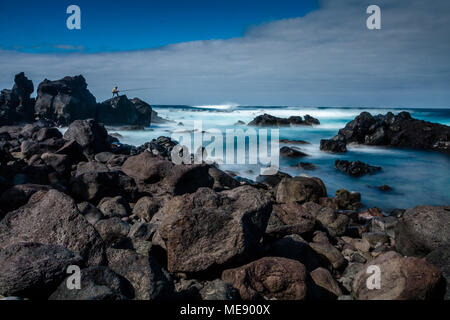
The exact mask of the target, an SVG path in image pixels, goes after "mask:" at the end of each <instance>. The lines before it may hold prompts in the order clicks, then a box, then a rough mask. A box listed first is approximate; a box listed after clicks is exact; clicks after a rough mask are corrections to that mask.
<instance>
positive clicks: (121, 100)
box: [96, 95, 152, 127]
mask: <svg viewBox="0 0 450 320" xmlns="http://www.w3.org/2000/svg"><path fill="white" fill-rule="evenodd" d="M151 117H152V108H151V107H150V105H149V104H147V103H145V102H144V101H142V100H140V99H138V98H134V99H133V100H129V99H128V98H127V96H125V95H122V96H119V97H115V98H111V99H109V100H106V101H104V102H102V103H99V104H98V105H97V110H96V119H97V120H98V121H100V122H102V123H103V124H105V125H109V126H121V125H132V126H142V127H149V126H150V123H151Z"/></svg>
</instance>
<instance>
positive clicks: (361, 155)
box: [109, 104, 450, 211]
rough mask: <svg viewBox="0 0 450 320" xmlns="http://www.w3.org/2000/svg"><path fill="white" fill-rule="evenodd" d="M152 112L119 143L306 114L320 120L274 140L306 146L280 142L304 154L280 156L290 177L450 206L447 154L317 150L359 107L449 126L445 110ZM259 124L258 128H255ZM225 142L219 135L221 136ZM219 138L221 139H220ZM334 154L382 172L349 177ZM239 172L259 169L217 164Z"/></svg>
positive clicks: (403, 202)
mask: <svg viewBox="0 0 450 320" xmlns="http://www.w3.org/2000/svg"><path fill="white" fill-rule="evenodd" d="M154 109H155V111H157V112H158V114H159V115H160V116H161V117H163V118H166V119H169V120H172V121H173V122H172V123H169V124H152V126H151V128H147V129H146V130H144V131H121V130H114V129H110V130H109V132H110V133H112V132H116V133H119V134H120V135H121V136H122V138H120V141H121V142H122V143H127V144H132V145H136V146H138V145H142V144H143V143H145V142H148V141H150V140H151V139H153V138H157V137H159V136H169V137H170V136H171V135H172V133H173V132H184V131H189V130H192V129H193V123H194V120H202V126H203V130H205V131H208V129H213V128H214V129H219V130H222V131H223V132H225V130H226V129H237V128H240V129H244V130H246V129H247V128H248V127H246V126H242V125H241V126H239V125H236V123H237V121H239V120H240V121H244V122H245V123H248V122H250V121H251V120H252V119H254V118H255V117H256V116H258V115H262V114H264V113H268V114H271V115H274V116H278V117H285V118H287V117H290V116H294V115H298V116H304V115H306V114H309V115H311V116H313V117H315V118H318V119H319V120H320V123H321V124H320V125H317V126H313V127H309V126H297V127H286V128H279V130H280V131H279V135H280V139H290V140H304V141H307V142H309V143H310V144H307V145H294V144H280V147H281V146H283V145H287V146H291V147H297V148H300V150H302V151H303V152H305V153H306V154H308V156H307V157H304V158H297V159H284V158H280V170H281V171H283V172H286V173H289V174H290V175H292V176H300V175H307V176H315V177H319V178H320V179H322V180H323V181H324V183H325V185H326V187H327V191H328V194H329V196H333V195H334V194H335V192H336V190H338V189H340V188H345V189H347V190H350V191H357V192H360V193H361V195H362V202H363V203H364V204H365V205H366V206H367V207H374V206H376V207H379V208H381V209H383V210H386V211H387V210H390V209H393V208H410V207H414V206H416V205H450V170H449V168H450V156H449V155H446V154H443V153H439V152H435V151H418V150H411V149H398V148H386V147H369V146H349V147H348V152H347V153H345V154H331V153H326V152H322V151H320V149H319V143H320V139H326V138H331V137H333V136H334V135H336V134H337V132H338V130H339V129H341V128H343V127H344V126H345V124H346V123H347V122H349V121H351V120H353V119H354V118H355V117H356V116H357V115H359V114H360V113H361V112H363V111H368V112H370V113H371V114H372V115H376V114H385V113H386V112H388V111H392V112H394V113H395V114H397V113H399V112H401V111H408V112H410V113H411V115H412V117H414V118H417V119H422V120H426V121H431V122H438V123H442V124H446V125H450V109H389V108H386V109H381V108H380V109H366V108H364V109H363V108H333V107H330V108H312V107H288V106H274V107H267V106H264V107H258V106H237V105H232V104H229V105H221V106H155V107H154ZM256 129H259V128H256ZM224 141H225V139H224ZM224 143H225V142H224ZM336 159H345V160H349V161H351V160H360V161H363V162H365V163H368V164H371V165H376V166H381V167H382V171H381V172H379V173H376V174H373V175H366V176H363V177H359V178H354V177H350V176H348V175H345V174H343V173H341V172H339V171H336V170H335V169H334V161H335V160H336ZM298 162H309V163H312V164H314V165H315V166H316V169H315V170H313V171H310V170H304V169H301V168H297V167H293V165H295V164H297V163H298ZM220 167H221V168H222V169H224V170H230V171H233V172H234V173H236V174H238V175H239V176H241V177H245V178H249V179H255V178H256V176H257V175H258V174H259V172H260V167H259V166H258V165H248V164H247V165H242V164H240V165H225V164H223V165H220ZM385 184H386V185H389V186H390V187H392V188H393V190H392V191H390V192H383V191H380V190H378V189H377V188H376V187H377V186H380V185H385Z"/></svg>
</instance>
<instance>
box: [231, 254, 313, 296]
mask: <svg viewBox="0 0 450 320" xmlns="http://www.w3.org/2000/svg"><path fill="white" fill-rule="evenodd" d="M305 278H306V269H305V266H304V265H303V264H301V263H300V262H298V261H295V260H290V259H286V258H279V257H267V258H262V259H260V260H257V261H255V262H252V263H249V264H247V265H244V266H242V267H239V268H236V269H228V270H225V271H224V272H223V273H222V280H224V281H225V282H228V283H230V284H232V285H233V287H235V288H236V289H238V291H239V294H240V296H241V298H242V299H244V300H260V299H267V300H269V299H277V300H303V299H304V298H305V296H306V284H305Z"/></svg>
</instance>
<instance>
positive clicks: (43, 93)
mask: <svg viewBox="0 0 450 320" xmlns="http://www.w3.org/2000/svg"><path fill="white" fill-rule="evenodd" d="M35 113H36V115H37V116H38V117H40V118H44V119H50V120H53V121H55V122H56V123H57V124H58V125H63V126H67V125H69V124H70V123H71V122H73V121H75V120H80V119H88V118H94V117H95V113H96V100H95V97H94V96H93V95H92V94H91V93H90V92H89V90H88V89H87V84H86V80H85V79H84V77H83V76H81V75H80V76H75V77H65V78H63V79H60V80H56V81H49V80H47V79H45V80H44V81H43V82H41V83H40V84H39V87H38V90H37V100H36V105H35Z"/></svg>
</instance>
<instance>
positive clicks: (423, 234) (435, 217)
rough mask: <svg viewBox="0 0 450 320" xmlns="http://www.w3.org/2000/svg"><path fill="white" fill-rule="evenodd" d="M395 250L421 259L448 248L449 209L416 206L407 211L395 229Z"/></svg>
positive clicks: (449, 238)
mask: <svg viewBox="0 0 450 320" xmlns="http://www.w3.org/2000/svg"><path fill="white" fill-rule="evenodd" d="M395 241H396V243H395V246H396V249H397V250H398V251H399V252H401V253H402V254H404V255H407V256H419V257H423V256H425V255H427V254H428V253H430V252H431V251H433V250H436V249H438V248H439V247H449V246H450V207H449V206H440V207H433V206H418V207H415V208H411V209H409V210H407V211H406V212H405V213H404V214H403V216H402V218H400V219H399V220H398V223H397V225H396V227H395Z"/></svg>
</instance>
